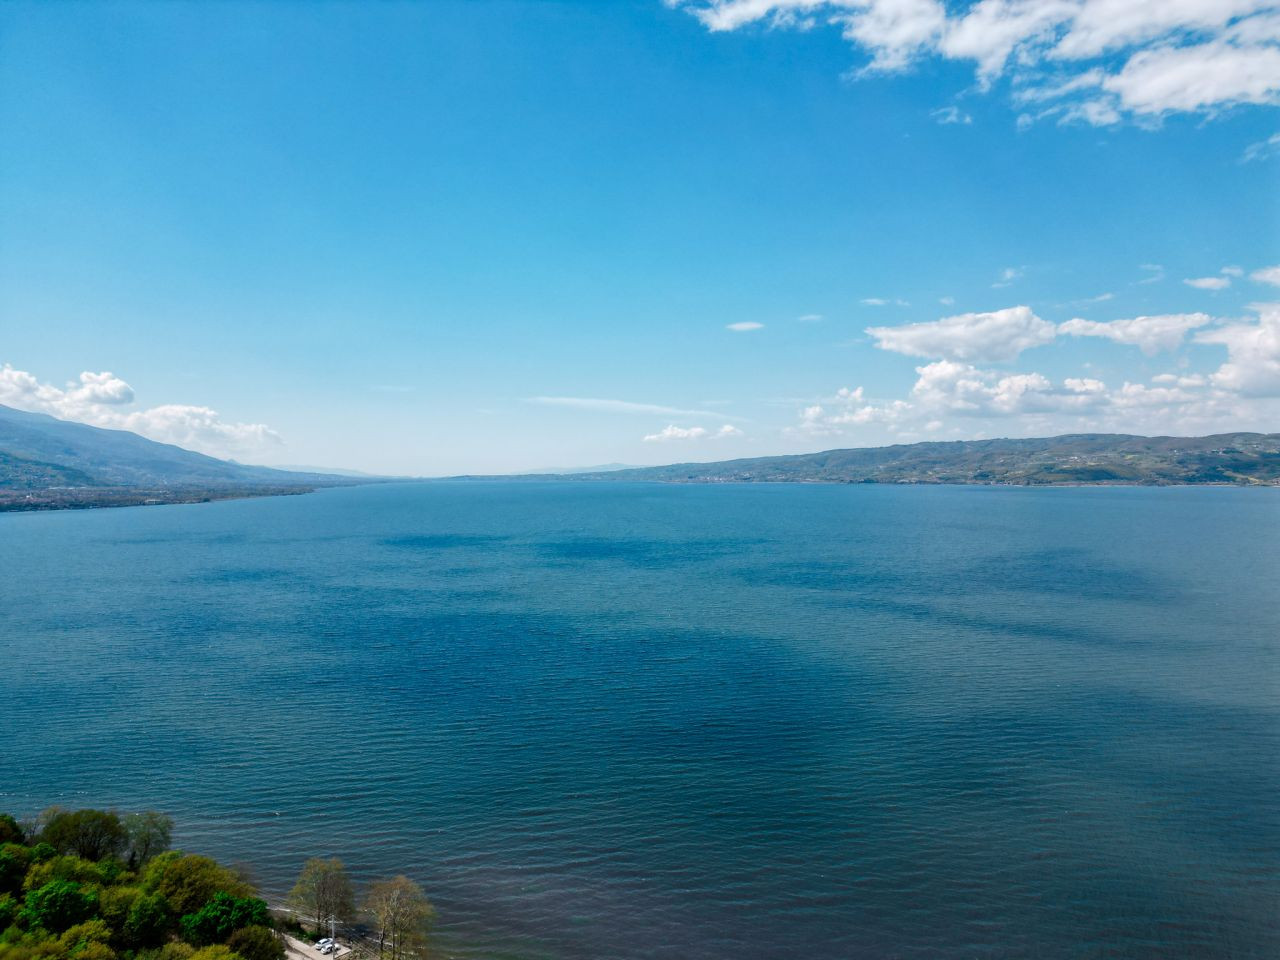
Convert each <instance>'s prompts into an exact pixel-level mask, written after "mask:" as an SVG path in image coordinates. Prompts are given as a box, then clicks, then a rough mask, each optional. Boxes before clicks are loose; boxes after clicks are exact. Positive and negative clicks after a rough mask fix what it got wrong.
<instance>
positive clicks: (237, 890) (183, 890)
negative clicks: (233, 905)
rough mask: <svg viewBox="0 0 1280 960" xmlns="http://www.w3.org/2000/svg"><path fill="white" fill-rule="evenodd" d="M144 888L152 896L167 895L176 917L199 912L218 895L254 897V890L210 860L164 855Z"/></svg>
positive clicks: (156, 861) (146, 878)
mask: <svg viewBox="0 0 1280 960" xmlns="http://www.w3.org/2000/svg"><path fill="white" fill-rule="evenodd" d="M142 887H143V889H144V890H146V891H147V892H148V893H153V892H158V893H161V894H163V895H164V898H165V900H167V901H168V903H169V909H170V910H172V911H173V913H174V914H175V915H176V916H184V915H186V914H188V913H195V912H196V911H197V910H199V909H200V908H201V907H203V906H204V905H205V904H206V903H208V902H209V901H210V900H212V899H213V895H214V894H215V893H218V892H222V893H227V894H230V895H231V896H233V897H252V896H253V895H254V892H255V891H254V889H253V887H251V886H250V885H249V884H247V883H245V882H244V880H242V879H241V878H240V877H238V876H236V875H235V874H234V873H232V872H231V871H230V870H228V869H227V868H226V867H223V866H219V865H218V864H217V863H216V862H215V861H213V860H210V859H209V858H208V857H201V856H196V855H195V854H181V853H178V852H176V851H174V852H170V853H162V854H160V855H159V856H157V857H154V858H153V859H152V860H151V862H150V863H149V864H148V865H147V869H146V872H145V874H144V875H143V880H142Z"/></svg>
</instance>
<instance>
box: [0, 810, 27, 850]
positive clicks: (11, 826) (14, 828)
mask: <svg viewBox="0 0 1280 960" xmlns="http://www.w3.org/2000/svg"><path fill="white" fill-rule="evenodd" d="M24 840H26V834H25V831H23V829H22V827H20V826H18V821H17V820H15V819H13V817H11V816H9V814H7V813H0V843H22V842H23V841H24Z"/></svg>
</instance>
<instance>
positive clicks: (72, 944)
mask: <svg viewBox="0 0 1280 960" xmlns="http://www.w3.org/2000/svg"><path fill="white" fill-rule="evenodd" d="M110 939H111V928H110V927H108V926H107V925H106V924H105V923H104V922H103V921H102V920H99V919H93V920H86V921H85V922H84V923H77V924H76V925H75V926H73V927H69V928H68V929H67V930H66V932H65V933H63V934H62V936H60V937H59V938H58V947H59V948H60V949H61V950H62V952H63V953H64V954H65V955H66V956H68V957H77V956H80V955H82V954H83V953H84V952H85V950H86V949H87V948H88V947H89V945H90V944H93V943H97V944H102V945H104V946H105V945H106V943H107V941H109V940H110ZM98 952H99V951H94V953H98Z"/></svg>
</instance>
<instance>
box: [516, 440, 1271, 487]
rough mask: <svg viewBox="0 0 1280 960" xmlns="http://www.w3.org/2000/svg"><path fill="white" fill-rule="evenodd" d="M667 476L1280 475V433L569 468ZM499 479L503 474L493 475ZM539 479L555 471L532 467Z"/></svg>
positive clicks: (1166, 478)
mask: <svg viewBox="0 0 1280 960" xmlns="http://www.w3.org/2000/svg"><path fill="white" fill-rule="evenodd" d="M567 478H569V479H573V480H597V481H611V482H619V481H625V480H633V481H635V480H639V481H656V482H666V483H966V484H972V483H979V484H1024V485H1025V484H1190V483H1233V484H1280V434H1276V433H1265V434H1264V433H1224V434H1218V435H1216V436H1210V437H1137V436H1129V435H1126V434H1107V433H1087V434H1072V435H1068V436H1061V437H1047V438H1042V439H1028V440H957V441H950V442H937V443H911V444H897V445H894V446H889V447H865V448H859V449H852V450H826V451H823V452H822V453H802V454H796V455H793V456H785V457H753V458H751V459H746V460H723V461H719V462H716V463H677V464H672V465H671V466H666V467H638V468H633V469H624V470H609V471H605V472H598V473H575V474H572V475H567ZM494 479H498V478H494ZM527 479H529V480H530V481H534V480H539V479H547V478H546V477H545V476H540V475H531V476H529V477H528V478H527Z"/></svg>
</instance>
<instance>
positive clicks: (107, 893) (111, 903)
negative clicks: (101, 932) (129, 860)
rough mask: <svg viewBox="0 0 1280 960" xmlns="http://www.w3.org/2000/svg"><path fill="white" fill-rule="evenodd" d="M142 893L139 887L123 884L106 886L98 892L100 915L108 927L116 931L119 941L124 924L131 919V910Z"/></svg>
mask: <svg viewBox="0 0 1280 960" xmlns="http://www.w3.org/2000/svg"><path fill="white" fill-rule="evenodd" d="M141 893H142V891H141V890H139V889H138V888H137V887H129V886H121V887H105V888H104V889H103V890H102V892H100V893H99V894H98V916H99V917H101V918H102V921H103V922H104V923H105V924H106V925H107V926H108V927H110V928H111V929H112V930H114V931H116V940H117V941H119V940H120V939H121V938H122V937H123V934H124V925H125V923H127V922H128V920H129V911H130V910H132V909H133V905H134V903H135V902H136V901H137V899H138V896H139V894H141Z"/></svg>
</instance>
